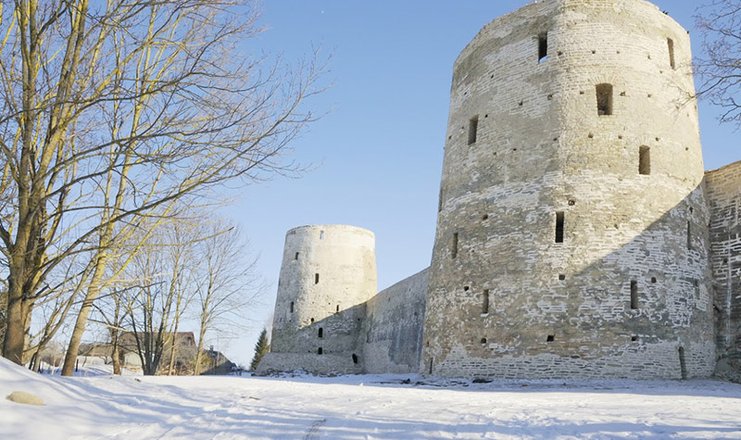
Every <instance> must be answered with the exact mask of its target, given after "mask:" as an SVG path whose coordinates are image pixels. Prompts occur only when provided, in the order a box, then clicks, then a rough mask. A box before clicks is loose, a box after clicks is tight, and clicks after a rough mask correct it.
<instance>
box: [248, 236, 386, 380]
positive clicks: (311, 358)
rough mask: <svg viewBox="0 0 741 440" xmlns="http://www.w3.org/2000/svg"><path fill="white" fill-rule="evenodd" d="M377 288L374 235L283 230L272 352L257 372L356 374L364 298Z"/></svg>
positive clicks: (359, 366)
mask: <svg viewBox="0 0 741 440" xmlns="http://www.w3.org/2000/svg"><path fill="white" fill-rule="evenodd" d="M376 292H377V275H376V256H375V237H374V235H373V233H372V232H371V231H368V230H366V229H362V228H357V227H353V226H346V225H312V226H301V227H298V228H294V229H291V230H290V231H288V233H287V234H286V241H285V247H284V250H283V263H282V266H281V271H280V279H279V281H278V297H277V300H276V303H275V313H274V316H273V333H272V340H271V353H270V354H269V356H267V358H266V359H265V361H264V362H261V365H260V369H261V370H271V369H273V370H292V369H304V370H308V371H312V372H316V373H330V372H335V373H351V372H360V371H361V369H362V359H361V358H360V352H359V351H358V350H356V347H357V339H358V337H359V334H360V329H361V326H362V317H363V316H364V312H365V304H364V303H365V302H366V301H367V300H368V299H369V298H371V297H373V296H374V295H375V294H376Z"/></svg>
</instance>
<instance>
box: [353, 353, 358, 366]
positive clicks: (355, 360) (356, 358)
mask: <svg viewBox="0 0 741 440" xmlns="http://www.w3.org/2000/svg"><path fill="white" fill-rule="evenodd" d="M352 363H353V364H357V363H358V355H357V354H355V353H353V354H352Z"/></svg>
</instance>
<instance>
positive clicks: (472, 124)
mask: <svg viewBox="0 0 741 440" xmlns="http://www.w3.org/2000/svg"><path fill="white" fill-rule="evenodd" d="M478 129H479V116H478V115H476V116H474V117H473V118H471V120H470V121H468V145H471V144H475V143H476V135H477V131H478Z"/></svg>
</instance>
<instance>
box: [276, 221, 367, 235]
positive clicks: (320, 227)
mask: <svg viewBox="0 0 741 440" xmlns="http://www.w3.org/2000/svg"><path fill="white" fill-rule="evenodd" d="M308 231H338V232H352V233H357V234H364V235H368V236H370V237H375V234H374V233H373V231H371V230H369V229H365V228H361V227H359V226H353V225H343V224H315V225H302V226H296V227H295V228H291V229H289V230H288V232H286V235H293V234H297V233H304V232H308Z"/></svg>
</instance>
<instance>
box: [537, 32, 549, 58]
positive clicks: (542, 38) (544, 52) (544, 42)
mask: <svg viewBox="0 0 741 440" xmlns="http://www.w3.org/2000/svg"><path fill="white" fill-rule="evenodd" d="M546 60H548V32H543V33H542V34H540V35H538V63H542V62H543V61H546Z"/></svg>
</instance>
